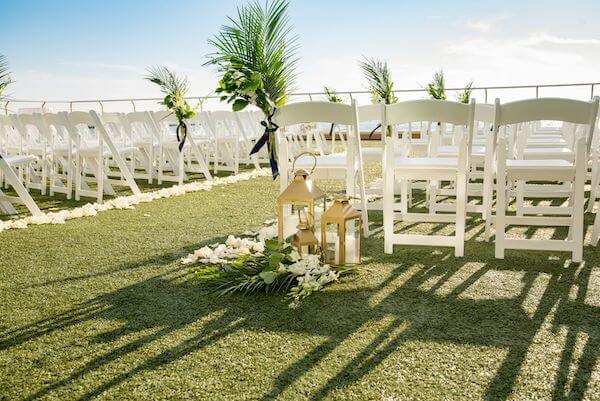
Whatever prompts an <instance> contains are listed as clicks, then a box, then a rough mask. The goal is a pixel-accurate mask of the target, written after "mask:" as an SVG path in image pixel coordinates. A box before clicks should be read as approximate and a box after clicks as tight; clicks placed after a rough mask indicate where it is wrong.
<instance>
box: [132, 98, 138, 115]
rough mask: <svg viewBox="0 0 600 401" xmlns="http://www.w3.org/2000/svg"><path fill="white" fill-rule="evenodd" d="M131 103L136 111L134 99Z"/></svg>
mask: <svg viewBox="0 0 600 401" xmlns="http://www.w3.org/2000/svg"><path fill="white" fill-rule="evenodd" d="M131 104H132V105H133V112H134V113H135V112H136V111H137V110H136V109H135V102H134V101H133V100H132V101H131Z"/></svg>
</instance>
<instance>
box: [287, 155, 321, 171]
mask: <svg viewBox="0 0 600 401" xmlns="http://www.w3.org/2000/svg"><path fill="white" fill-rule="evenodd" d="M304 155H311V156H312V157H313V160H314V161H313V166H312V169H310V172H309V173H308V175H311V174H312V173H313V171H315V168H317V156H316V155H315V154H314V153H313V152H309V151H306V152H302V153H300V154H299V155H298V156H296V157H294V161H293V162H292V173H293V172H294V168H295V167H296V160H298V159H299V158H300V157H301V156H304Z"/></svg>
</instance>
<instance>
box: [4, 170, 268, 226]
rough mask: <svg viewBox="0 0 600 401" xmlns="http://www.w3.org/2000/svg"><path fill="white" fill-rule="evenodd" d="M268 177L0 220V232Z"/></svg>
mask: <svg viewBox="0 0 600 401" xmlns="http://www.w3.org/2000/svg"><path fill="white" fill-rule="evenodd" d="M269 175H270V172H269V170H268V169H264V168H263V169H260V170H253V171H249V172H245V173H240V174H236V175H231V176H228V177H215V178H214V179H213V180H212V181H202V182H198V181H195V182H190V183H187V184H183V185H174V186H172V187H170V188H162V189H159V190H156V191H152V192H144V193H142V194H140V195H129V196H119V197H117V198H113V199H110V200H108V201H106V202H104V203H87V204H85V205H83V206H81V207H77V208H74V209H70V210H61V211H59V212H49V213H45V214H43V215H41V216H28V217H25V218H22V219H17V220H7V221H0V232H2V231H4V230H9V229H16V228H18V229H23V228H27V227H28V226H30V225H41V224H65V221H66V220H71V219H77V218H81V217H93V216H95V215H96V214H98V212H104V211H107V210H112V209H134V207H135V205H137V204H139V203H146V202H152V201H153V200H155V199H161V198H170V197H172V196H180V195H184V194H186V193H188V192H198V191H210V190H211V189H212V188H213V187H215V186H217V187H218V186H223V185H228V184H234V183H236V182H240V181H248V180H251V179H253V178H258V177H267V176H269Z"/></svg>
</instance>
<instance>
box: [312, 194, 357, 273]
mask: <svg viewBox="0 0 600 401" xmlns="http://www.w3.org/2000/svg"><path fill="white" fill-rule="evenodd" d="M361 229H362V218H361V214H360V212H359V211H357V210H356V209H354V208H353V207H352V205H351V204H350V198H349V197H347V196H336V197H335V199H334V202H333V205H332V206H331V207H330V208H329V209H328V210H327V211H325V213H323V216H321V252H322V254H323V263H326V264H330V265H334V266H343V265H355V264H359V263H360V258H361V256H360V247H361V238H360V236H361Z"/></svg>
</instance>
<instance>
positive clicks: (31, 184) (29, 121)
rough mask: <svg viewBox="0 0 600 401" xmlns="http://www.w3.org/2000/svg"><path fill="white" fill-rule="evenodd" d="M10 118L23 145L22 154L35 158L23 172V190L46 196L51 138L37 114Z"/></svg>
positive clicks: (16, 115) (15, 115)
mask: <svg viewBox="0 0 600 401" xmlns="http://www.w3.org/2000/svg"><path fill="white" fill-rule="evenodd" d="M11 117H12V120H13V124H14V127H15V128H16V129H17V131H18V132H19V134H20V135H21V137H22V140H23V143H24V146H23V150H22V154H24V155H33V156H35V157H36V161H35V162H32V163H29V164H28V168H27V170H26V172H25V188H27V190H29V189H31V188H33V189H37V190H39V191H40V192H41V194H42V195H46V189H47V185H48V171H49V169H50V160H51V156H52V155H51V149H50V148H51V138H50V136H49V134H48V132H47V130H46V129H45V128H46V127H45V126H44V123H43V121H42V119H41V117H40V115H39V114H36V115H33V114H20V115H18V114H14V115H12V116H11Z"/></svg>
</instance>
